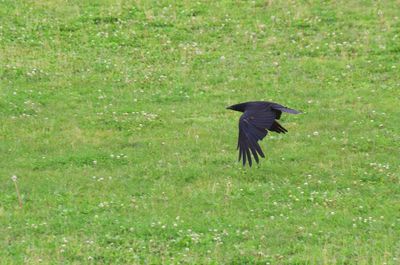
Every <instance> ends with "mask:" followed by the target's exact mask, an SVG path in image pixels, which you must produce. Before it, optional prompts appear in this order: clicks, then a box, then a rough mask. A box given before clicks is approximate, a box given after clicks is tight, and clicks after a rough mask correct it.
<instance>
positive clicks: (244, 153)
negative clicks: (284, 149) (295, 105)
mask: <svg viewBox="0 0 400 265" xmlns="http://www.w3.org/2000/svg"><path fill="white" fill-rule="evenodd" d="M276 115H277V114H276V112H274V111H271V110H267V109H262V110H259V109H258V110H254V109H253V110H246V111H245V112H244V113H243V115H242V116H241V117H240V119H239V139H238V146H237V148H238V149H239V161H240V159H242V161H243V165H245V164H246V160H247V161H248V163H249V165H250V166H251V165H252V159H251V154H250V152H251V153H252V154H253V156H254V159H255V160H256V162H257V163H258V161H259V160H258V155H260V156H261V157H265V156H264V153H263V151H262V150H261V147H260V145H259V144H258V141H260V140H262V139H263V138H264V137H265V136H266V135H267V134H268V131H267V129H271V128H272V127H273V126H277V130H285V129H284V128H283V127H282V126H280V125H279V124H278V123H277V122H276V121H275V118H276ZM275 124H276V125H275ZM278 126H279V127H278ZM281 128H282V129H281ZM282 132H283V131H282Z"/></svg>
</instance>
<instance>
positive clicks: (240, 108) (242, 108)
mask: <svg viewBox="0 0 400 265" xmlns="http://www.w3.org/2000/svg"><path fill="white" fill-rule="evenodd" d="M226 108H227V109H231V110H235V111H240V112H244V111H245V109H246V103H240V104H236V105H232V106H229V107H226Z"/></svg>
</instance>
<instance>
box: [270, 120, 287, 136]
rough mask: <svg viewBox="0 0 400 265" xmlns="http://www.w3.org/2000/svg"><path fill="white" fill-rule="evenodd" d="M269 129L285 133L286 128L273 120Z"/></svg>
mask: <svg viewBox="0 0 400 265" xmlns="http://www.w3.org/2000/svg"><path fill="white" fill-rule="evenodd" d="M269 130H270V131H274V132H277V133H287V130H286V129H285V128H283V126H282V125H280V124H279V123H278V122H277V121H274V123H273V124H272V126H271V129H269Z"/></svg>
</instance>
